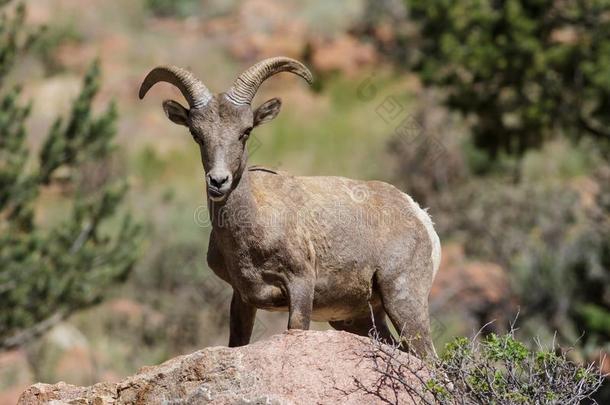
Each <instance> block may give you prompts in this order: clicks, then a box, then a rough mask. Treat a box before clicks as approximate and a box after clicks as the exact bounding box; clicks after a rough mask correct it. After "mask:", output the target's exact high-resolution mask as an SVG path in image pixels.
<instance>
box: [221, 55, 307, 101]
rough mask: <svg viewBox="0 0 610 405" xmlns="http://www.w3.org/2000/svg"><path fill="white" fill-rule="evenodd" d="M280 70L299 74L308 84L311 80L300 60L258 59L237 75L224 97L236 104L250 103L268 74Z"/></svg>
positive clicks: (279, 57) (282, 57) (270, 74)
mask: <svg viewBox="0 0 610 405" xmlns="http://www.w3.org/2000/svg"><path fill="white" fill-rule="evenodd" d="M280 72H291V73H294V74H296V75H299V76H301V77H302V78H303V79H305V80H307V83H309V84H311V83H312V82H313V76H312V74H311V72H310V71H309V69H307V68H306V67H305V65H303V64H302V63H301V62H299V61H296V60H294V59H292V58H288V57H286V56H278V57H275V58H269V59H265V60H263V61H260V62H258V63H257V64H255V65H253V66H251V67H250V68H249V69H248V70H246V71H245V72H243V73H242V74H241V75H239V77H238V78H237V79H236V80H235V83H233V86H232V87H231V88H230V89H229V91H227V93H226V97H227V98H228V99H229V100H230V101H231V102H232V103H234V104H237V105H246V104H250V103H251V102H252V99H253V98H254V96H255V95H256V92H257V91H258V88H259V87H260V85H261V84H262V83H263V82H264V81H265V80H267V79H268V78H269V77H270V76H273V75H274V74H276V73H280Z"/></svg>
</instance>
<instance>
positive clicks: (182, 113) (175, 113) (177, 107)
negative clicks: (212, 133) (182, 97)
mask: <svg viewBox="0 0 610 405" xmlns="http://www.w3.org/2000/svg"><path fill="white" fill-rule="evenodd" d="M163 111H165V115H167V118H169V119H170V120H171V121H172V122H173V123H175V124H178V125H184V126H185V127H186V126H188V115H189V110H187V109H186V108H184V107H183V106H182V105H181V104H180V103H178V102H176V101H174V100H165V101H164V102H163Z"/></svg>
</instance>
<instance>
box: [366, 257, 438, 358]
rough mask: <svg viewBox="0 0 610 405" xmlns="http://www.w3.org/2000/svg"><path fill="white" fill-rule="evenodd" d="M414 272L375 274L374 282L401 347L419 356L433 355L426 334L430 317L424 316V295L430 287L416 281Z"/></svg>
mask: <svg viewBox="0 0 610 405" xmlns="http://www.w3.org/2000/svg"><path fill="white" fill-rule="evenodd" d="M422 274H425V272H424V271H422V272H416V271H414V269H411V271H409V273H404V270H403V271H402V274H401V273H399V272H398V271H397V272H392V271H386V272H383V271H381V272H378V273H377V281H378V286H379V292H380V295H381V300H382V302H383V308H384V309H385V312H386V314H388V316H389V317H390V320H391V321H392V323H393V324H394V327H395V328H396V331H397V332H398V333H400V334H401V339H402V340H403V343H406V345H407V347H409V348H411V349H413V350H414V351H415V353H417V354H418V355H420V356H424V355H426V354H432V355H435V351H434V345H433V343H432V337H431V333H430V315H429V313H428V293H429V291H430V288H429V284H431V281H430V283H428V282H426V281H424V280H421V279H419V280H416V279H415V278H416V277H417V275H420V277H421V275H422Z"/></svg>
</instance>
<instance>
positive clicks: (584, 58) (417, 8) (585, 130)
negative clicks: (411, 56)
mask: <svg viewBox="0 0 610 405" xmlns="http://www.w3.org/2000/svg"><path fill="white" fill-rule="evenodd" d="M406 4H407V5H408V7H409V11H410V17H411V19H412V20H413V21H414V22H416V23H418V24H419V26H420V30H419V35H418V37H417V38H411V41H410V43H413V44H416V48H417V51H418V54H419V60H418V61H417V63H415V69H416V70H417V71H418V72H419V73H420V74H421V77H422V79H423V81H424V83H425V84H426V85H430V86H438V87H441V88H442V89H443V91H444V92H446V94H447V98H446V104H447V105H448V106H449V108H451V109H452V110H455V111H458V112H461V113H463V115H464V116H467V117H472V118H474V119H475V120H474V121H473V127H472V129H473V139H474V144H475V146H476V147H477V148H480V149H481V150H483V151H484V152H485V153H486V154H487V155H488V156H489V157H491V158H496V157H497V156H498V155H499V154H500V153H506V154H509V155H517V156H520V155H522V154H523V153H524V152H525V151H526V150H528V149H529V148H536V147H539V146H541V145H542V144H543V143H545V142H546V141H547V140H549V139H551V138H554V137H557V136H567V137H569V138H571V139H578V138H581V137H583V136H589V137H593V138H595V139H598V140H599V141H600V142H603V145H605V147H606V148H607V147H608V139H609V138H610V133H609V132H608V130H607V128H608V127H609V126H610V118H609V116H608V114H607V113H606V111H608V109H609V108H610V79H608V75H607V74H606V72H607V71H608V70H610V58H608V54H609V52H610V40H609V38H610V35H609V34H610V19H609V18H608V16H609V15H610V4H609V3H608V2H607V1H605V0H593V1H582V2H561V1H555V0H542V1H533V2H532V1H526V0H506V1H491V0H483V1H481V0H467V1H459V2H451V1H445V0H433V1H430V0H406Z"/></svg>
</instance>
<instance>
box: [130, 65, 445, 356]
mask: <svg viewBox="0 0 610 405" xmlns="http://www.w3.org/2000/svg"><path fill="white" fill-rule="evenodd" d="M285 71H287V72H291V73H294V74H296V75H298V76H300V77H302V78H303V79H305V80H306V81H307V82H308V83H311V82H312V75H311V73H310V72H309V70H308V69H307V68H306V67H305V66H304V65H303V64H301V63H300V62H298V61H296V60H293V59H290V58H287V57H275V58H269V59H266V60H263V61H261V62H259V63H257V64H255V65H253V66H252V67H250V68H249V69H248V70H246V71H245V72H244V73H242V74H241V75H240V76H239V77H238V78H237V80H235V82H234V84H233V86H232V87H231V88H230V89H229V90H228V91H227V92H226V93H220V94H212V93H211V92H210V91H209V90H208V89H207V88H206V86H205V85H204V84H203V83H202V82H200V81H199V80H197V79H196V78H195V77H194V76H193V74H191V73H190V72H188V71H186V70H184V69H181V68H179V67H176V66H160V67H157V68H155V69H153V70H152V71H151V72H150V73H149V74H148V75H147V76H146V78H145V79H144V82H143V83H142V86H141V88H140V94H139V96H140V98H143V97H144V95H145V94H146V93H147V92H148V90H149V89H150V88H151V87H152V86H153V85H154V84H155V83H157V82H160V81H163V82H168V83H171V84H173V85H174V86H176V87H177V88H178V89H180V91H181V92H182V94H183V95H184V97H185V98H186V100H187V101H188V104H189V107H190V108H188V109H187V108H185V107H183V106H182V105H180V104H179V103H177V102H176V101H173V100H166V101H164V102H163V109H164V111H165V114H166V115H167V116H168V118H169V119H170V120H171V121H173V122H174V123H176V124H179V125H184V126H186V127H188V129H189V131H190V132H191V135H192V136H193V138H194V140H195V141H196V142H197V143H198V144H199V148H200V151H201V160H202V162H203V168H204V170H205V173H206V174H205V179H206V183H207V196H208V199H207V200H208V201H207V204H208V209H209V212H210V220H211V223H212V231H211V236H210V243H209V247H208V254H207V261H208V264H209V266H210V268H211V269H212V270H213V271H214V272H215V273H216V274H217V275H218V276H219V277H220V278H222V279H223V280H225V281H226V282H227V283H229V284H230V285H231V286H232V287H233V298H232V301H231V317H230V338H229V346H240V345H246V344H248V343H249V341H250V337H251V334H252V328H253V325H254V318H255V314H256V310H257V308H260V309H266V310H270V311H288V312H289V320H288V328H289V329H294V328H296V329H308V328H309V323H310V320H312V319H313V320H316V321H328V322H329V323H330V325H331V326H332V327H333V328H335V329H339V330H345V331H349V332H352V333H357V334H361V335H367V334H368V332H369V330H370V329H371V327H372V326H373V322H374V323H375V325H376V327H377V329H378V331H379V333H380V335H381V336H382V337H383V338H385V339H392V337H391V336H392V335H391V333H390V331H389V329H388V327H387V325H386V322H385V314H387V315H388V316H389V317H390V320H391V321H392V323H393V324H394V326H395V328H396V329H397V330H398V331H402V332H403V333H404V334H405V335H406V336H407V337H409V338H411V339H413V340H412V342H413V343H412V345H413V346H412V347H413V348H414V349H415V350H416V351H417V352H419V353H425V352H432V351H433V350H434V349H433V346H432V341H431V338H430V325H429V315H428V293H429V290H430V286H431V284H432V280H433V278H434V275H435V273H436V271H437V269H438V266H439V261H440V242H439V239H438V236H437V234H436V233H435V231H434V228H433V224H432V221H431V220H430V217H429V216H428V214H427V213H426V212H425V211H424V210H422V209H421V208H420V207H419V205H417V203H415V202H414V201H413V200H412V199H411V197H409V196H408V195H406V194H404V193H402V192H400V191H399V190H398V189H396V188H395V187H393V186H391V185H389V184H387V183H383V182H379V181H357V180H350V179H347V178H341V177H297V176H291V175H288V174H285V173H280V172H276V171H273V170H268V169H263V168H257V167H253V168H246V161H247V149H246V147H245V144H246V141H247V140H248V136H249V135H250V131H251V130H252V129H253V128H255V127H257V126H258V125H260V124H262V123H265V122H267V121H270V120H272V119H273V118H275V117H276V116H277V114H278V113H279V111H280V106H281V102H280V100H279V99H278V98H272V99H270V100H268V101H266V102H264V103H263V104H262V105H260V106H259V107H258V108H256V109H255V110H252V109H251V107H250V104H251V103H252V99H253V98H254V96H255V94H256V92H257V90H258V88H259V86H260V85H261V84H262V83H263V82H264V81H265V80H266V79H267V78H269V77H270V76H272V75H274V74H276V73H279V72H285ZM371 311H372V315H371Z"/></svg>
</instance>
